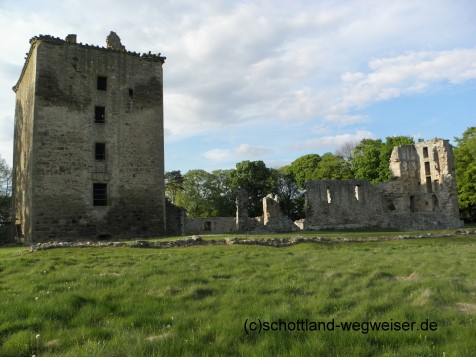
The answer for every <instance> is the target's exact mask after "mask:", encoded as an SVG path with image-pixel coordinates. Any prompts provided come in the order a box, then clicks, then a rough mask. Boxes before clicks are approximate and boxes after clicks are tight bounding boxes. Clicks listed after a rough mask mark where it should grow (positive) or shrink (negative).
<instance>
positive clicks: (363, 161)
mask: <svg viewBox="0 0 476 357" xmlns="http://www.w3.org/2000/svg"><path fill="white" fill-rule="evenodd" d="M383 146H384V144H383V142H382V140H381V139H377V140H375V139H362V141H361V142H360V143H359V145H357V146H356V148H355V152H354V158H353V159H352V169H353V171H354V175H355V178H356V179H360V180H368V181H370V182H372V183H375V182H379V178H380V168H381V165H380V159H381V155H380V153H381V152H382V147H383Z"/></svg>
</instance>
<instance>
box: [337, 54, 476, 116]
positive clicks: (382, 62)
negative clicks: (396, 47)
mask: <svg viewBox="0 0 476 357" xmlns="http://www.w3.org/2000/svg"><path fill="white" fill-rule="evenodd" d="M369 68H370V72H369V73H362V72H354V73H351V72H347V73H344V74H342V76H341V81H342V97H341V100H340V102H339V103H338V104H337V106H336V108H337V111H340V112H342V114H344V115H345V114H347V112H348V111H349V110H351V109H361V108H363V107H366V106H368V105H370V104H372V103H375V102H380V101H385V100H389V99H392V98H397V97H400V96H404V95H410V94H415V93H420V92H423V91H424V90H425V89H426V88H428V87H430V86H431V85H432V84H435V83H438V82H446V83H452V84H457V83H462V82H464V81H468V80H475V79H476V49H455V50H451V51H433V52H428V51H421V52H412V53H408V54H406V55H402V56H396V57H389V58H380V59H375V60H373V61H371V62H370V63H369Z"/></svg>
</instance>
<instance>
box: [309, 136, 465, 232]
mask: <svg viewBox="0 0 476 357" xmlns="http://www.w3.org/2000/svg"><path fill="white" fill-rule="evenodd" d="M389 165H390V167H389V168H390V173H391V176H392V180H391V181H390V182H385V183H379V184H376V185H372V184H371V183H369V182H368V181H365V180H342V181H334V180H323V181H312V182H309V183H308V184H307V187H306V193H305V197H306V206H305V207H306V219H305V222H304V229H331V228H332V229H363V228H383V229H396V230H418V229H439V228H455V227H461V226H462V224H463V222H462V221H461V220H460V219H459V210H458V198H457V191H456V183H455V182H456V181H455V169H454V162H453V151H452V147H451V145H450V144H449V142H448V140H443V139H433V140H429V141H424V142H420V143H417V144H415V145H402V146H397V147H395V148H394V149H393V151H392V154H391V158H390V164H389Z"/></svg>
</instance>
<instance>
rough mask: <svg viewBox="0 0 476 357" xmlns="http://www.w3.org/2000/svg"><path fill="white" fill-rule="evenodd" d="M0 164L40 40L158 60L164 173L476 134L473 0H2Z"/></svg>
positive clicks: (9, 151)
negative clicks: (113, 37) (400, 138)
mask: <svg viewBox="0 0 476 357" xmlns="http://www.w3.org/2000/svg"><path fill="white" fill-rule="evenodd" d="M0 25H1V26H0V38H1V39H2V40H1V41H0V88H1V89H0V155H1V156H2V157H3V158H4V159H5V160H6V161H7V163H8V164H9V165H11V164H12V155H13V123H14V115H15V113H14V111H15V94H14V92H13V91H12V89H11V88H12V87H13V86H14V85H15V84H16V82H17V80H18V78H19V76H20V73H21V69H22V67H23V64H24V58H25V54H26V53H27V52H28V51H29V47H30V45H29V39H30V38H31V37H33V36H37V35H40V34H49V35H53V36H55V37H60V38H65V37H66V36H67V35H68V34H71V33H74V34H77V36H78V42H82V43H83V44H86V43H87V44H94V45H100V46H105V45H106V42H105V41H106V37H107V35H108V34H109V32H110V31H115V32H116V33H117V34H118V35H119V37H120V38H121V41H122V44H123V45H124V46H125V47H126V49H127V50H129V51H133V52H149V51H151V52H152V53H159V52H160V53H161V54H162V55H163V56H165V57H167V59H166V61H165V64H164V116H165V119H164V127H165V169H166V171H172V170H181V171H182V173H186V172H187V171H189V170H192V169H204V170H206V171H212V170H215V169H230V168H234V167H235V165H236V163H238V162H241V161H243V160H250V161H254V160H262V161H264V162H265V163H266V165H267V166H268V167H273V168H279V167H282V166H284V165H287V164H290V163H291V162H292V161H294V160H295V159H297V158H298V157H300V156H303V155H306V154H310V153H316V154H320V155H322V154H324V153H326V152H335V151H336V150H338V149H339V148H340V147H341V146H342V145H344V144H346V143H349V142H352V143H355V142H359V141H360V140H362V139H364V138H373V139H379V138H380V139H383V140H385V138H386V137H388V136H395V135H407V136H412V137H414V138H415V139H416V140H418V139H425V140H427V139H432V138H435V137H438V138H444V139H449V140H451V142H452V143H454V140H453V139H454V137H455V136H456V137H460V136H461V135H462V133H463V132H464V131H465V130H466V129H467V128H468V127H470V126H475V125H476V36H475V33H476V1H475V0H392V1H381V0H359V1H358V0H356V1H339V0H329V1H326V0H319V1H308V0H302V1H301V0H279V1H271V0H268V1H231V0H229V1H219V0H209V1H196V0H161V1H156V0H150V1H149V0H146V1H140V0H136V1H130V0H127V1H123V0H114V1H112V0H81V1H79V0H62V1H53V0H50V1H48V0H44V1H41V2H38V1H28V0H27V1H21V0H15V1H11V0H0Z"/></svg>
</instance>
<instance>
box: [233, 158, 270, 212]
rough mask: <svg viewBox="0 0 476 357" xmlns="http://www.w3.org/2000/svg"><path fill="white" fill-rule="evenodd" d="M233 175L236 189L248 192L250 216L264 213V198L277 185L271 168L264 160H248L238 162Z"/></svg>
mask: <svg viewBox="0 0 476 357" xmlns="http://www.w3.org/2000/svg"><path fill="white" fill-rule="evenodd" d="M231 176H232V177H231V182H232V187H233V189H234V191H235V192H236V190H238V189H243V190H245V191H246V192H247V193H248V196H249V201H248V202H249V207H248V211H249V215H250V217H256V216H260V215H262V214H263V204H262V199H263V197H265V196H266V195H268V194H269V193H271V192H273V190H274V188H275V187H276V184H275V181H274V177H273V175H272V172H271V170H270V169H268V168H267V167H266V165H265V163H264V162H263V161H248V160H246V161H242V162H239V163H237V164H236V170H234V171H233V172H232V175H231Z"/></svg>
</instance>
